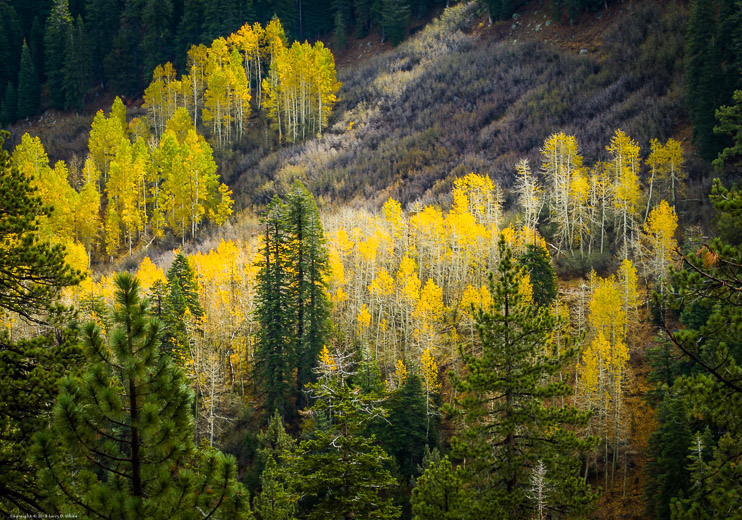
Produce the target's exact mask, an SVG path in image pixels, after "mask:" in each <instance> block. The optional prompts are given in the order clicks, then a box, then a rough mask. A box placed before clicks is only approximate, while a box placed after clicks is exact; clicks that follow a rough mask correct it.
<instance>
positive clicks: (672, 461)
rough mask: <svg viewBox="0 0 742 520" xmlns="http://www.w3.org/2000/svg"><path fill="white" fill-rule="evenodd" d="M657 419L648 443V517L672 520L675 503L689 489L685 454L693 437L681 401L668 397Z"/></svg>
mask: <svg viewBox="0 0 742 520" xmlns="http://www.w3.org/2000/svg"><path fill="white" fill-rule="evenodd" d="M657 418H658V420H659V423H660V424H659V427H658V428H657V430H655V431H654V432H653V433H652V436H651V437H650V439H649V457H650V459H649V461H648V462H647V466H646V470H645V471H646V476H647V487H646V488H645V497H646V503H647V514H649V515H651V516H652V517H654V518H657V520H670V518H671V515H670V503H671V501H672V499H673V498H677V497H680V496H683V495H685V494H686V492H687V491H688V489H689V487H690V475H689V473H688V470H687V469H686V465H687V460H686V454H687V452H688V446H690V444H691V440H692V435H691V430H690V425H689V423H688V417H687V412H686V410H685V404H684V402H683V400H682V399H679V398H677V397H672V396H670V395H669V394H666V395H665V397H664V399H663V401H662V403H661V405H660V408H659V413H658V417H657Z"/></svg>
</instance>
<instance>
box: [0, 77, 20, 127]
mask: <svg viewBox="0 0 742 520" xmlns="http://www.w3.org/2000/svg"><path fill="white" fill-rule="evenodd" d="M17 108H18V96H17V95H16V93H15V87H14V86H13V83H12V82H10V81H8V85H7V86H6V87H5V95H4V96H3V102H2V105H0V125H9V124H11V123H15V122H16V119H17V117H16V112H17V110H16V109H17Z"/></svg>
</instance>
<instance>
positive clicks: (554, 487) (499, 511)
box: [452, 238, 595, 518]
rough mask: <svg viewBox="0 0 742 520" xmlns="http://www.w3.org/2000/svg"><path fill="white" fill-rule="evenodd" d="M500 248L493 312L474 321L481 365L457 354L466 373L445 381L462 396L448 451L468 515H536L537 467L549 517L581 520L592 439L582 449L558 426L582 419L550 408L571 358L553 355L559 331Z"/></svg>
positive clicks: (562, 390) (588, 499)
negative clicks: (571, 515)
mask: <svg viewBox="0 0 742 520" xmlns="http://www.w3.org/2000/svg"><path fill="white" fill-rule="evenodd" d="M499 249H500V252H501V255H502V259H501V260H500V264H499V266H498V270H497V274H496V278H495V276H493V275H490V293H491V294H492V297H493V300H492V303H491V304H490V305H489V306H488V308H487V309H483V308H480V309H478V310H475V314H474V319H475V322H476V325H477V331H478V333H479V339H480V341H481V356H476V355H473V354H470V353H469V351H470V349H468V348H465V347H464V346H462V347H461V348H460V352H461V356H462V358H463V361H464V365H465V372H464V375H463V376H462V377H461V378H459V377H454V378H453V379H452V384H453V386H454V388H455V389H456V390H457V391H458V392H460V395H461V397H459V398H458V399H457V400H456V406H455V408H454V412H456V415H457V416H459V417H461V419H462V420H463V429H462V431H461V433H460V435H459V436H458V437H457V438H455V439H454V440H453V441H452V446H453V453H454V456H456V457H457V458H461V459H463V460H465V461H466V464H465V466H464V468H463V470H464V473H463V478H464V481H465V482H466V484H467V485H468V486H469V487H470V488H471V491H472V493H473V497H472V503H471V510H470V512H469V514H470V515H472V516H471V517H472V518H526V517H527V516H528V515H530V514H531V512H532V511H534V510H535V504H534V503H533V502H532V501H531V500H529V497H528V489H529V484H530V478H531V476H532V474H533V472H534V471H535V469H536V467H537V466H538V465H539V464H543V465H544V466H545V470H546V475H545V478H546V481H547V482H548V486H549V488H550V493H549V500H548V503H547V504H546V509H547V510H548V511H559V512H561V513H564V512H567V511H571V512H579V511H582V510H584V509H585V508H587V507H589V505H590V504H591V503H592V501H593V500H594V499H595V495H594V494H593V493H591V491H590V487H589V485H588V484H587V483H586V482H585V481H584V480H583V479H582V477H581V476H580V475H579V471H580V468H581V466H582V463H581V460H580V456H581V455H582V454H584V453H586V452H587V451H588V450H589V449H591V447H592V446H594V445H595V439H588V440H580V439H578V438H577V436H576V435H575V433H574V431H573V430H571V429H566V428H565V426H575V425H577V426H579V425H584V424H586V423H587V421H588V419H589V415H588V414H584V413H580V412H578V411H577V410H576V409H575V408H573V407H570V406H563V405H559V404H558V403H559V402H560V401H559V400H558V399H550V398H558V397H566V396H568V395H570V394H571V390H570V388H569V387H568V386H567V385H566V384H565V383H564V382H563V381H562V380H561V378H558V377H555V376H556V375H557V374H558V373H559V372H560V371H561V370H563V368H564V367H565V364H566V362H567V361H568V360H570V359H571V358H573V356H574V350H573V349H572V348H569V347H570V345H566V346H565V345H562V346H561V348H562V349H563V350H561V351H560V350H558V349H557V348H556V345H555V343H554V338H553V333H554V331H555V330H556V329H557V328H558V327H563V326H564V324H563V323H560V321H559V320H558V319H557V318H556V317H555V316H554V314H553V313H552V312H551V311H550V310H549V309H546V308H538V307H534V306H533V305H531V304H529V303H528V302H527V301H526V300H524V299H523V296H522V294H521V292H520V291H519V285H520V283H521V278H522V268H520V267H519V266H517V265H516V264H515V263H514V261H513V257H512V251H511V250H510V248H508V247H507V246H506V245H505V241H504V238H501V239H500V244H499ZM549 401H551V403H552V404H551V406H547V405H546V404H545V403H547V402H549ZM562 402H563V401H562ZM549 514H551V513H549Z"/></svg>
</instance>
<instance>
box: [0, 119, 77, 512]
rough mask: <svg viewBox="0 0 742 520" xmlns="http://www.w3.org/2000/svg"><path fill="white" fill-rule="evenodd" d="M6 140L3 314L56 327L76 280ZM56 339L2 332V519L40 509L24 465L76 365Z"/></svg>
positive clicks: (1, 194) (1, 208) (1, 187)
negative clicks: (46, 232)
mask: <svg viewBox="0 0 742 520" xmlns="http://www.w3.org/2000/svg"><path fill="white" fill-rule="evenodd" d="M7 137H8V133H7V132H0V241H2V243H3V247H2V248H0V286H1V287H3V289H2V290H0V312H2V313H3V314H5V313H16V314H18V315H20V316H23V317H24V318H25V319H27V320H30V321H32V322H35V323H37V324H40V325H43V324H44V323H47V322H49V321H52V320H55V319H60V317H61V316H60V314H59V311H60V310H61V309H60V308H59V307H58V305H57V303H56V300H57V298H58V296H59V294H60V292H61V290H62V288H63V287H65V286H71V285H75V284H76V283H77V282H78V281H79V280H80V274H79V273H77V272H76V271H75V270H73V269H72V268H71V267H70V266H69V265H67V264H66V263H65V255H64V248H63V247H62V246H59V245H50V244H49V243H47V242H43V241H41V240H40V239H39V234H38V229H39V216H40V215H47V216H48V215H49V213H50V210H49V208H48V207H45V206H43V205H42V202H41V198H40V197H39V196H38V195H37V194H36V189H35V188H34V187H33V185H32V184H31V181H30V179H29V178H28V177H27V176H26V175H24V174H23V173H22V172H20V171H19V170H18V169H17V168H15V167H12V166H11V163H10V158H9V156H8V154H7V152H5V151H4V150H3V149H2V144H3V141H4V140H5V138H7ZM41 330H44V331H47V330H50V329H46V328H44V329H41ZM57 332H58V334H56V335H53V334H51V331H49V332H44V335H43V336H39V337H37V338H33V339H27V340H23V341H13V338H11V337H10V335H9V333H8V330H7V329H5V328H3V331H2V333H0V374H2V375H1V376H0V378H1V379H2V382H1V383H0V444H2V450H0V516H10V515H11V514H35V513H37V512H39V511H41V510H42V509H43V508H42V505H41V503H40V501H41V497H40V496H39V489H38V486H37V484H36V481H35V478H34V472H35V470H34V468H33V467H32V466H31V464H30V461H29V458H28V454H29V450H30V448H31V435H32V434H33V433H34V432H36V431H39V430H40V429H41V428H43V426H44V424H46V422H47V420H48V415H49V409H50V404H49V403H50V402H52V401H53V399H54V396H55V395H56V394H57V391H58V384H59V379H60V378H61V377H62V376H63V375H64V374H66V373H67V372H68V371H71V370H75V368H76V367H77V366H79V364H80V361H81V352H80V349H79V348H78V347H77V343H76V342H75V341H74V336H70V335H68V334H67V333H64V334H60V333H59V330H58V329H57ZM47 334H48V335H47Z"/></svg>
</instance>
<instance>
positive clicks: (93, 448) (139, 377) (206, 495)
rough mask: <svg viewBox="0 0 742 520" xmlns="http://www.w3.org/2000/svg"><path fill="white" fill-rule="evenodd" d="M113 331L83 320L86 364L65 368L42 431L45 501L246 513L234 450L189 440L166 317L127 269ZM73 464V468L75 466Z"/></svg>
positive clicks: (39, 453) (145, 511)
mask: <svg viewBox="0 0 742 520" xmlns="http://www.w3.org/2000/svg"><path fill="white" fill-rule="evenodd" d="M114 284H115V287H116V293H115V299H116V304H115V307H114V309H113V324H114V328H113V330H111V332H110V334H109V336H108V337H107V338H106V337H104V336H103V335H102V332H101V330H100V328H99V327H98V326H97V325H95V324H94V323H89V324H87V325H85V326H84V328H83V337H84V343H85V347H86V350H87V355H88V359H89V365H88V368H87V369H86V371H85V373H84V374H83V375H82V376H81V377H67V378H65V379H64V380H63V382H62V385H61V392H60V395H59V397H58V399H57V403H56V405H55V407H54V417H53V421H52V423H51V426H50V428H49V430H48V431H44V432H41V433H39V434H38V435H37V436H36V446H35V449H34V454H33V455H34V459H35V461H36V462H37V463H38V464H39V466H40V467H41V468H42V470H41V473H40V478H41V481H42V485H44V487H45V488H46V489H47V493H48V495H47V503H48V506H49V507H50V510H52V511H54V512H55V513H57V514H77V515H79V516H84V517H86V518H97V517H100V518H111V517H115V518H131V519H135V518H199V517H203V515H209V516H210V515H213V514H217V515H220V516H222V515H223V516H228V517H230V518H250V517H251V514H250V512H249V508H248V499H247V494H246V492H245V491H244V489H242V487H241V485H240V484H238V483H237V480H236V477H237V468H236V463H235V460H234V458H233V457H228V456H224V455H223V454H221V453H220V452H218V451H216V450H213V449H202V450H196V449H195V447H194V446H193V442H192V437H193V417H192V415H191V401H192V396H191V392H190V390H189V389H188V386H187V385H186V381H185V377H184V375H183V373H182V372H181V371H180V369H178V368H177V367H175V366H174V365H173V363H172V361H171V360H170V358H169V357H168V356H160V355H159V348H158V346H159V341H160V334H161V332H162V326H161V324H160V322H159V321H158V320H157V319H154V318H152V317H151V316H150V314H149V309H148V303H147V302H146V300H142V299H140V296H139V283H138V281H137V280H136V279H135V278H133V277H132V276H131V275H129V274H119V275H117V276H116V277H115V280H114ZM72 468H74V471H71V469H72Z"/></svg>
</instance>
